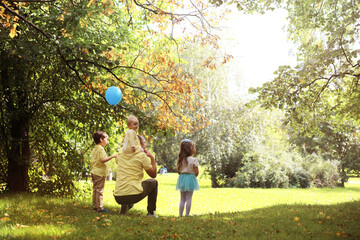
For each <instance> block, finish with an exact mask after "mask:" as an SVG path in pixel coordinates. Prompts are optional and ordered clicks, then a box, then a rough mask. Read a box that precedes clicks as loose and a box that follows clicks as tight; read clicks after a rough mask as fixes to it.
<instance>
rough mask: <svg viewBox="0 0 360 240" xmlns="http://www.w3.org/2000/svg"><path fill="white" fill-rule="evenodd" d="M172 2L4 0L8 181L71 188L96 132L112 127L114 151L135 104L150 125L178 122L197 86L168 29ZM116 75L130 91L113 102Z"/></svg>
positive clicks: (1, 80) (1, 147) (1, 180)
mask: <svg viewBox="0 0 360 240" xmlns="http://www.w3.org/2000/svg"><path fill="white" fill-rule="evenodd" d="M172 4H173V3H170V4H163V3H162V2H161V1H160V2H153V3H152V5H151V6H149V5H143V4H141V3H139V2H132V1H128V2H126V3H125V2H117V1H115V2H114V1H92V0H89V1H62V0H60V1H49V2H46V3H44V2H37V1H31V2H29V3H20V4H17V3H16V4H15V3H12V2H10V3H7V2H6V3H3V2H1V3H0V15H1V16H0V21H1V24H0V99H1V101H0V114H1V118H0V119H1V120H0V132H1V134H0V136H1V137H0V143H1V144H0V153H1V155H0V170H3V171H1V175H0V184H1V188H0V190H1V191H2V190H10V191H32V192H37V193H45V194H50V193H55V194H57V195H69V194H72V193H73V192H74V186H73V185H72V184H71V182H72V181H75V180H77V179H78V178H79V175H83V174H85V173H86V172H88V171H89V150H91V148H92V145H93V140H92V137H91V135H92V133H93V132H94V131H96V130H103V131H105V132H107V133H108V135H109V136H110V144H109V147H108V148H107V149H106V150H107V152H108V153H113V152H116V151H117V150H118V147H119V144H120V143H121V141H122V139H121V138H120V137H119V136H121V134H122V133H123V132H124V123H123V120H124V119H125V118H126V115H128V114H130V113H132V114H135V115H136V116H137V117H138V118H139V120H140V122H141V129H140V130H141V131H144V130H149V131H148V132H149V133H148V134H149V135H153V134H155V133H156V132H159V131H161V130H163V129H169V128H171V129H177V128H179V127H180V126H179V125H176V124H173V123H176V121H175V120H174V119H177V118H178V117H179V118H182V117H184V116H182V115H181V113H180V112H181V111H180V110H181V108H182V107H185V106H187V105H188V104H190V102H191V97H192V94H195V93H197V89H196V86H195V85H193V84H192V76H191V75H190V74H188V73H187V72H185V71H181V69H180V68H181V66H180V64H178V61H177V60H178V56H177V55H176V53H175V52H176V51H175V50H174V49H173V46H174V45H176V40H175V39H174V38H173V37H171V39H170V38H167V37H166V36H165V35H166V34H165V33H164V31H165V30H166V29H167V26H168V25H167V24H170V23H174V22H180V21H181V20H180V19H175V18H176V17H177V16H176V14H173V13H170V12H166V11H168V10H169V11H170V10H174V9H173V8H176V6H174V5H172ZM14 9H16V11H11V10H14ZM159 9H162V10H161V11H159ZM200 14H201V13H200V12H198V13H195V14H192V16H191V17H193V16H198V15H200ZM182 17H184V15H182ZM201 18H202V17H201ZM172 21H174V22H172ZM8 22H11V23H13V22H16V24H14V25H13V27H14V28H12V30H16V31H15V32H14V31H13V32H12V34H11V35H9V31H8V29H7V27H6V25H9V24H10V23H8ZM10 25H11V24H10ZM10 25H9V26H10ZM172 27H174V26H172ZM175 59H176V62H174V61H175ZM180 62H181V61H180ZM112 85H116V86H119V87H121V89H122V91H123V99H122V101H121V104H119V105H117V106H113V107H110V106H109V105H108V104H107V103H106V101H105V98H104V93H105V90H106V89H107V88H108V87H109V86H112ZM179 91H182V92H185V91H186V94H184V95H179V94H178V92H179ZM185 95H186V97H185ZM174 102H177V103H179V102H181V103H182V104H180V105H179V106H181V107H173V108H171V106H172V105H174ZM179 109H180V110H179ZM176 111H178V114H176V113H175V112H176ZM119 122H120V124H118V123H119ZM119 125H120V126H119ZM181 127H185V128H186V127H187V126H186V124H184V125H181ZM113 167H114V166H113ZM42 176H45V177H46V178H50V180H49V181H43V178H42ZM3 186H4V187H3Z"/></svg>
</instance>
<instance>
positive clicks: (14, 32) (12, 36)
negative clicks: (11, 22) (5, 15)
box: [9, 26, 17, 38]
mask: <svg viewBox="0 0 360 240" xmlns="http://www.w3.org/2000/svg"><path fill="white" fill-rule="evenodd" d="M9 36H10V37H11V38H14V37H15V36H17V33H16V26H13V27H12V28H11V29H10V33H9Z"/></svg>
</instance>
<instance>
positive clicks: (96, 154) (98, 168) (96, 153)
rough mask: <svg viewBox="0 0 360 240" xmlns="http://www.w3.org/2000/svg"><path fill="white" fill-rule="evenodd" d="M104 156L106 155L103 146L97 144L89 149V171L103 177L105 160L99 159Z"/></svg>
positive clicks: (105, 171) (104, 174)
mask: <svg viewBox="0 0 360 240" xmlns="http://www.w3.org/2000/svg"><path fill="white" fill-rule="evenodd" d="M106 157H107V155H106V152H105V149H104V147H103V146H101V145H100V144H97V145H96V146H95V147H94V149H93V150H92V151H91V161H90V168H91V171H90V173H92V174H95V175H97V176H100V177H105V176H106V175H107V162H106V163H103V162H101V161H100V159H102V158H106Z"/></svg>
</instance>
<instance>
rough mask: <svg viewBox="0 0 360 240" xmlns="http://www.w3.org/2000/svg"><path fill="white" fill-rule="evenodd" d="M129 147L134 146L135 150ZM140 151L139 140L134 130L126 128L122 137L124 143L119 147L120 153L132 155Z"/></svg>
mask: <svg viewBox="0 0 360 240" xmlns="http://www.w3.org/2000/svg"><path fill="white" fill-rule="evenodd" d="M131 147H135V152H133V151H132V149H131ZM140 151H141V146H140V140H139V138H138V136H137V134H136V132H135V131H134V130H132V129H129V130H127V132H126V134H125V137H124V144H123V146H122V148H121V153H123V154H125V155H128V156H133V155H135V154H137V153H138V152H140Z"/></svg>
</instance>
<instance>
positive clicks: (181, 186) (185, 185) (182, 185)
mask: <svg viewBox="0 0 360 240" xmlns="http://www.w3.org/2000/svg"><path fill="white" fill-rule="evenodd" d="M199 189H200V188H199V182H198V180H197V178H196V176H195V175H194V174H193V173H181V174H180V175H179V178H178V180H177V183H176V190H180V191H182V192H184V191H194V190H199Z"/></svg>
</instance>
